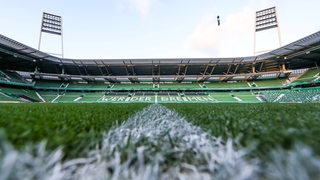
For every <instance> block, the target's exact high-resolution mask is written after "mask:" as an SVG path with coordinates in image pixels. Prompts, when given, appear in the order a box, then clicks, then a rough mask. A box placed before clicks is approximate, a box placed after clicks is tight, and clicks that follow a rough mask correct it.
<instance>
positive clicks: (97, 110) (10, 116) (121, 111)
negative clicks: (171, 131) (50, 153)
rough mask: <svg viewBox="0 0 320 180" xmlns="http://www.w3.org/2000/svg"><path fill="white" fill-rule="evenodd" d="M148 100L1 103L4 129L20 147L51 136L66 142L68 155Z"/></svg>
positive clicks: (53, 144) (51, 143) (52, 141)
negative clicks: (133, 101)
mask: <svg viewBox="0 0 320 180" xmlns="http://www.w3.org/2000/svg"><path fill="white" fill-rule="evenodd" d="M146 106H147V104H75V103H74V104H0V129H3V130H4V131H5V134H6V136H7V138H8V140H9V141H10V142H11V143H12V144H13V145H14V146H15V147H17V148H22V147H24V146H25V145H27V144H35V143H38V142H40V141H42V140H44V139H45V140H47V148H48V150H53V149H55V148H57V147H58V146H62V147H63V149H64V152H65V155H66V156H65V157H66V158H71V157H79V155H82V153H84V152H85V150H87V148H92V146H94V145H95V144H97V142H99V140H101V138H102V133H103V132H107V131H108V130H109V129H110V128H111V127H112V126H114V125H115V124H116V123H121V122H123V121H124V120H126V119H128V117H129V116H131V115H132V114H134V113H135V112H137V111H139V110H141V109H142V108H143V107H146Z"/></svg>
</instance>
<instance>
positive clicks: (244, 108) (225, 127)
mask: <svg viewBox="0 0 320 180" xmlns="http://www.w3.org/2000/svg"><path fill="white" fill-rule="evenodd" d="M166 106H167V107H169V108H171V109H175V111H177V112H178V113H180V115H183V116H185V117H186V119H187V120H189V121H190V122H191V123H193V124H194V125H197V126H200V127H201V128H203V129H204V130H206V131H208V132H210V133H211V134H212V135H213V136H220V137H222V138H223V139H225V140H226V139H228V138H236V139H239V144H240V146H243V147H249V146H253V145H254V146H256V147H254V150H253V153H252V154H253V155H255V156H256V155H257V156H259V157H261V158H265V157H267V156H265V155H266V154H268V153H269V152H270V151H271V150H274V149H275V148H284V149H291V148H292V146H293V145H294V144H295V143H296V142H302V143H304V144H306V145H308V146H310V147H312V148H313V149H314V151H315V153H316V154H318V155H319V154H320V144H319V142H320V136H319V134H320V104H166Z"/></svg>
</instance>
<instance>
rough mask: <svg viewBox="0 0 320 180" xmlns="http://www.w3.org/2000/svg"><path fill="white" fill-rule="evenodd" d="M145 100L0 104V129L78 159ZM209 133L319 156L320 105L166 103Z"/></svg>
mask: <svg viewBox="0 0 320 180" xmlns="http://www.w3.org/2000/svg"><path fill="white" fill-rule="evenodd" d="M147 105H148V104H76V103H74V104H0V129H4V131H5V133H6V135H7V137H8V139H9V141H10V142H11V143H13V145H14V146H16V147H18V148H21V147H24V146H25V145H26V144H34V143H38V142H40V141H41V140H44V139H46V140H47V141H48V144H47V148H48V149H49V150H52V149H55V148H57V147H58V146H63V147H64V152H65V153H66V157H67V158H69V157H79V156H80V155H82V153H84V152H85V150H86V149H87V148H88V147H89V148H92V146H94V145H95V144H96V143H99V140H101V133H102V132H107V131H108V130H109V129H110V128H111V127H112V126H113V125H115V123H116V122H119V123H121V122H123V121H124V120H126V119H128V117H129V116H130V115H132V114H134V113H135V112H137V111H139V110H141V109H142V108H143V107H146V106H147ZM166 106H167V107H169V108H171V109H175V110H176V111H177V112H178V113H179V114H180V115H182V116H185V117H186V119H187V120H189V121H190V122H191V123H193V124H194V125H197V126H200V127H201V128H203V129H204V130H206V131H208V132H210V133H211V134H212V135H213V136H216V137H217V136H221V137H223V138H224V139H225V140H226V139H228V138H235V139H238V140H239V144H240V145H241V146H243V147H248V146H250V145H253V144H256V148H254V152H253V153H252V154H253V155H258V156H260V157H262V158H263V157H266V156H265V155H266V154H268V153H269V152H270V151H271V150H273V149H275V148H277V147H279V148H285V149H291V148H292V146H293V144H294V143H296V142H303V143H304V144H306V145H308V146H310V147H312V148H313V149H314V151H315V152H316V154H318V155H319V154H320V144H319V143H318V142H320V137H319V136H318V134H320V123H319V121H320V104H166Z"/></svg>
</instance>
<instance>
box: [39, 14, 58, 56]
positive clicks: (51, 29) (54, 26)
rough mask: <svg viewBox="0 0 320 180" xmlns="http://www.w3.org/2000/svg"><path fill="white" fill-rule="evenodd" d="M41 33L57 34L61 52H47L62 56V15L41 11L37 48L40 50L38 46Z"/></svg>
mask: <svg viewBox="0 0 320 180" xmlns="http://www.w3.org/2000/svg"><path fill="white" fill-rule="evenodd" d="M42 33H49V34H54V35H58V36H60V37H61V54H56V53H49V54H53V55H59V56H61V57H63V33H62V17H61V16H58V15H54V14H49V13H46V12H43V15H42V22H41V29H40V37H39V44H38V50H40V46H41V37H42Z"/></svg>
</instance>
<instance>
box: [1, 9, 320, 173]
mask: <svg viewBox="0 0 320 180" xmlns="http://www.w3.org/2000/svg"><path fill="white" fill-rule="evenodd" d="M52 16H54V15H52ZM273 23H274V22H273ZM268 25H270V24H267V26H268ZM219 26H220V20H219ZM271 26H274V24H271ZM271 26H270V28H273V27H271ZM257 27H258V26H257ZM55 28H56V27H54V28H53V29H50V28H49V29H47V30H46V31H47V32H49V33H52V32H53V30H54V31H56V29H55ZM262 28H265V29H267V28H266V27H262ZM268 28H269V27H268ZM58 29H59V28H58ZM44 32H45V31H44ZM55 33H57V32H55ZM57 34H58V35H61V34H59V32H58V33H57ZM319 62H320V31H318V32H315V33H313V34H310V35H308V36H306V37H301V39H298V40H296V41H294V42H291V43H289V44H287V45H285V46H282V47H279V48H277V49H274V50H271V51H268V52H265V53H262V54H259V55H255V56H246V57H230V58H214V57H213V58H144V59H70V58H62V57H58V56H55V55H52V54H50V53H46V52H43V51H41V50H37V49H35V48H32V47H30V46H28V45H25V44H23V43H20V42H18V41H16V40H14V38H13V39H12V38H11V37H6V36H4V35H1V34H0V107H1V108H0V112H1V114H0V127H1V131H0V132H1V133H0V138H1V143H0V165H1V167H0V179H21V178H22V177H25V178H26V179H318V178H319V177H320V174H319V172H320V158H319V154H320V146H319V140H320V139H319V137H318V136H317V135H318V133H319V132H320V126H319V117H320V116H319V115H320V114H319V112H320V111H319V110H320V106H319V102H320V68H319V65H320V63H319Z"/></svg>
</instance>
